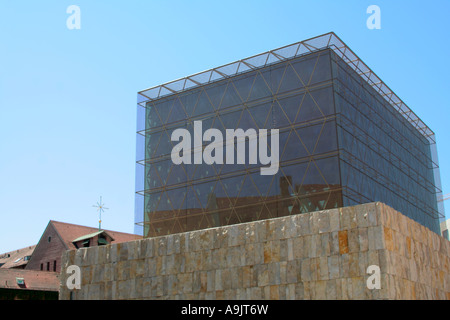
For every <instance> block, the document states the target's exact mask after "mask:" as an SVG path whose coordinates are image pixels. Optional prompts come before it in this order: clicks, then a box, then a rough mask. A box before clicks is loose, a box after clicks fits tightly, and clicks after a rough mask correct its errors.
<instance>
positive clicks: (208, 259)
mask: <svg viewBox="0 0 450 320" xmlns="http://www.w3.org/2000/svg"><path fill="white" fill-rule="evenodd" d="M241 258H242V255H241ZM212 269H213V261H212V251H211V250H203V251H201V266H200V268H199V270H212Z"/></svg>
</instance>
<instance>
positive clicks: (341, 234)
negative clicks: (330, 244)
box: [338, 230, 349, 254]
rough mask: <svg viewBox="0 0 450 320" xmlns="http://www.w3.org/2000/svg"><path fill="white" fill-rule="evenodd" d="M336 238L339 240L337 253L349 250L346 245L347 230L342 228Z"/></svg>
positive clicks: (344, 252)
mask: <svg viewBox="0 0 450 320" xmlns="http://www.w3.org/2000/svg"><path fill="white" fill-rule="evenodd" d="M338 240H339V253H340V254H346V253H348V252H349V247H348V231H347V230H343V231H339V232H338Z"/></svg>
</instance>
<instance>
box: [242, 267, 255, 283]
mask: <svg viewBox="0 0 450 320" xmlns="http://www.w3.org/2000/svg"><path fill="white" fill-rule="evenodd" d="M241 270H242V287H244V288H250V287H251V286H252V272H253V266H244V267H242V268H241Z"/></svg>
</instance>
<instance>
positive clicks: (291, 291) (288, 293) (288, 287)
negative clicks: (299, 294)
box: [286, 283, 296, 300]
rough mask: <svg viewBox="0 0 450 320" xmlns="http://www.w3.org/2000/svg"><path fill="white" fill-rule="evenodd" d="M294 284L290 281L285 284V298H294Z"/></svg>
mask: <svg viewBox="0 0 450 320" xmlns="http://www.w3.org/2000/svg"><path fill="white" fill-rule="evenodd" d="M295 299H296V295H295V284H294V283H291V284H288V285H286V300H295Z"/></svg>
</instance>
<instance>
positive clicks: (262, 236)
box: [254, 220, 268, 243]
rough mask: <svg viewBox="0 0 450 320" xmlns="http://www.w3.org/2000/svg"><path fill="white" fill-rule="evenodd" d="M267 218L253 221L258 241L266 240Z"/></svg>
mask: <svg viewBox="0 0 450 320" xmlns="http://www.w3.org/2000/svg"><path fill="white" fill-rule="evenodd" d="M267 221H268V220H260V221H256V222H254V224H255V232H256V238H257V241H258V242H261V243H264V242H266V241H267V223H268V222H267Z"/></svg>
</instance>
